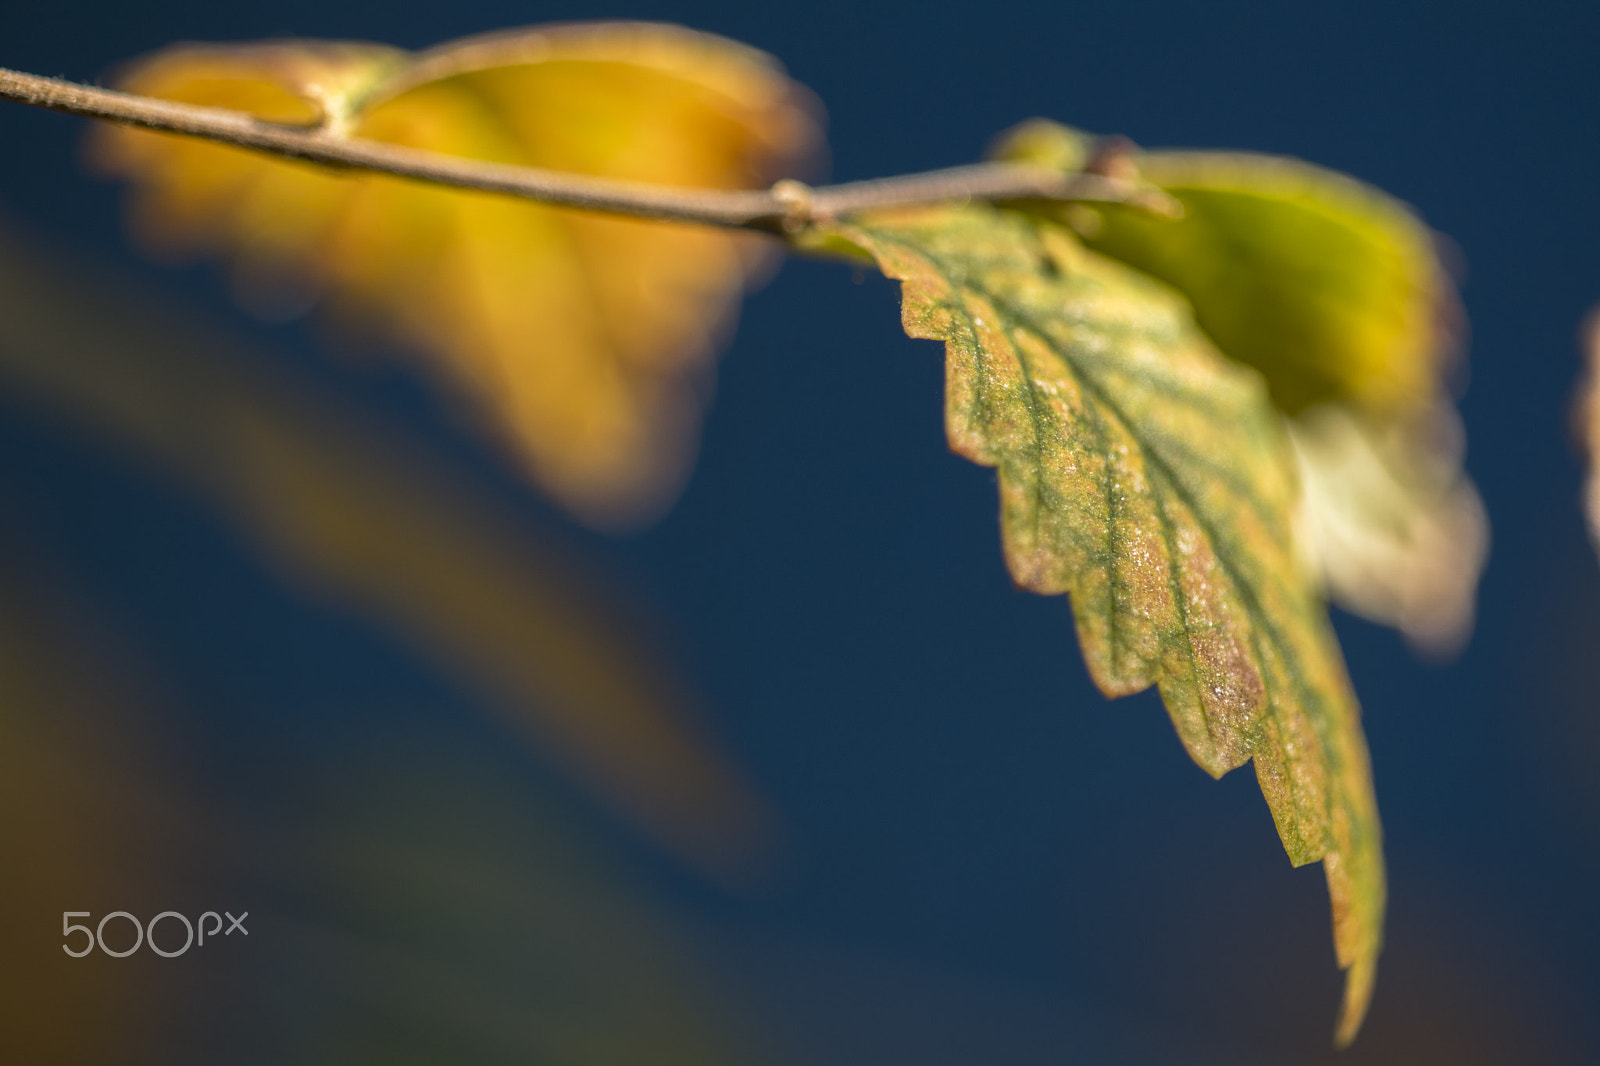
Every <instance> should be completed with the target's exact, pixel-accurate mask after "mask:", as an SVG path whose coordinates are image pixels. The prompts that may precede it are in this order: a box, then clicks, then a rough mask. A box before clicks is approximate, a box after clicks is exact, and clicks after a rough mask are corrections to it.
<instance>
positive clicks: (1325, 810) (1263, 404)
mask: <svg viewBox="0 0 1600 1066" xmlns="http://www.w3.org/2000/svg"><path fill="white" fill-rule="evenodd" d="M821 240H823V241H829V240H833V241H837V240H843V241H847V242H850V243H853V244H855V245H857V246H858V247H860V248H862V249H865V250H866V251H867V252H869V253H871V254H872V255H873V257H874V258H875V259H876V260H877V262H878V264H879V266H880V268H881V269H882V270H883V272H884V273H885V274H886V275H888V276H889V277H891V278H896V279H899V280H900V281H901V282H902V283H903V293H904V311H903V314H904V322H905V328H906V332H907V333H908V334H909V335H910V336H912V337H919V338H927V339H930V340H940V341H944V342H945V350H946V372H947V384H946V390H947V391H946V426H947V430H948V434H949V438H950V444H951V447H952V448H953V449H954V450H955V451H956V452H958V453H959V454H961V455H964V456H966V457H967V458H969V459H971V460H972V461H974V462H977V463H981V464H983V465H985V466H993V467H995V468H997V470H998V473H999V483H1000V516H1001V527H1002V538H1003V542H1004V547H1005V554H1006V561H1007V564H1008V566H1009V568H1010V570H1011V574H1012V576H1013V577H1014V578H1015V580H1016V581H1017V583H1018V584H1019V585H1021V586H1022V587H1023V588H1026V589H1029V590H1031V591H1034V592H1038V593H1043V594H1060V593H1066V594H1068V595H1069V596H1070V597H1071V599H1072V606H1073V611H1074V614H1075V617H1076V619H1077V626H1078V635H1079V640H1080V643H1081V645H1082V648H1083V654H1084V658H1085V659H1086V661H1087V663H1088V666H1089V671H1090V673H1091V675H1092V676H1093V677H1094V679H1095V682H1096V683H1097V684H1098V685H1099V686H1100V688H1101V689H1102V691H1104V692H1105V693H1106V694H1107V695H1109V696H1118V695H1125V694H1128V693H1132V692H1137V691H1140V690H1141V689H1144V688H1146V687H1148V686H1150V685H1152V684H1154V685H1157V686H1158V687H1159V689H1160V691H1161V695H1162V698H1163V699H1164V700H1165V702H1166V705H1167V709H1168V711H1169V712H1170V714H1171V716H1172V721H1173V724H1174V725H1175V726H1176V728H1177V731H1178V735H1179V737H1180V738H1181V739H1182V741H1183V744H1184V746H1185V747H1186V748H1187V749H1188V751H1189V754H1190V755H1191V756H1192V757H1193V758H1194V760H1195V761H1196V762H1197V763H1199V764H1200V766H1201V767H1203V768H1204V769H1205V770H1206V771H1207V772H1209V773H1211V774H1212V775H1214V776H1220V775H1222V774H1223V773H1226V772H1227V771H1228V770H1231V769H1233V768H1234V767H1237V766H1239V765H1241V764H1243V763H1245V762H1247V761H1253V762H1254V763H1255V767H1256V777H1257V779H1258V781H1259V782H1260V784H1261V789H1262V792H1263V793H1264V795H1265V796H1266V799H1267V804H1268V806H1269V807H1270V808H1271V810H1272V815H1273V818H1274V820H1275V821H1276V823H1277V827H1278V832H1279V835H1280V837H1281V838H1282V840H1283V843H1284V847H1285V848H1286V849H1287V851H1288V853H1289V857H1290V859H1291V861H1293V862H1294V863H1295V864H1296V865H1299V864H1302V863H1308V862H1314V861H1317V860H1319V859H1320V860H1323V861H1324V865H1325V871H1326V874H1327V879H1328V887H1329V893H1330V895H1331V897H1332V904H1333V919H1334V940H1335V944H1336V946H1337V950H1338V957H1339V963H1340V965H1341V966H1342V967H1344V968H1346V969H1347V970H1348V971H1349V973H1348V980H1347V985H1346V991H1345V1003H1344V1009H1343V1013H1342V1016H1341V1020H1340V1023H1339V1028H1338V1034H1339V1039H1340V1041H1341V1042H1348V1041H1349V1040H1350V1039H1351V1038H1352V1037H1353V1036H1354V1035H1355V1032H1356V1030H1357V1028H1358V1027H1359V1025H1360V1023H1361V1019H1362V1016H1363V1014H1364V1012H1365V1010H1366V1006H1367V1003H1368V1000H1369V997H1370V994H1371V990H1372V981H1373V976H1374V973H1375V968H1376V964H1377V955H1378V951H1379V947H1380V943H1381V938H1382V933H1381V928H1382V922H1383V910H1384V897H1385V890H1384V874H1383V858H1382V853H1381V846H1380V842H1379V837H1380V829H1379V825H1378V815H1377V806H1376V802H1375V800H1374V797H1373V793H1372V783H1371V773H1370V768H1369V765H1368V759H1367V751H1366V742H1365V739H1364V738H1363V736H1362V733H1361V726H1360V713H1359V710H1358V708H1357V706H1356V702H1355V698H1354V694H1353V693H1352V692H1351V690H1350V685H1349V681H1348V679H1347V677H1346V674H1345V669H1344V664H1343V661H1342V659H1341V656H1340V653H1339V648H1338V645H1337V643H1336V642H1335V640H1334V638H1333V634H1332V631H1331V629H1330V627H1329V624H1328V620H1327V617H1326V614H1325V611H1324V608H1323V605H1322V602H1321V599H1320V598H1319V597H1318V595H1317V593H1316V590H1315V588H1314V587H1313V586H1312V584H1311V583H1310V582H1309V581H1308V580H1307V579H1306V576H1305V573H1304V571H1303V569H1302V568H1301V566H1300V565H1299V563H1298V561H1297V560H1296V558H1295V550H1294V537H1293V533H1292V528H1291V527H1292V521H1293V515H1294V512H1295V508H1296V504H1297V489H1296V486H1295V480H1294V475H1293V470H1292V467H1291V460H1290V453H1289V446H1288V442H1287V440H1286V438H1285V435H1284V432H1283V428H1282V424H1281V422H1280V421H1279V419H1278V417H1277V415H1276V414H1275V412H1274V410H1273V408H1272V406H1271V404H1270V403H1269V402H1268V399H1267V395H1266V391H1265V389H1264V388H1263V387H1262V386H1261V383H1260V380H1259V378H1258V377H1257V376H1256V375H1255V374H1253V373H1251V372H1249V371H1247V370H1245V369H1243V368H1240V367H1238V366H1236V365H1235V364H1232V363H1230V362H1228V361H1227V360H1225V359H1224V358H1222V357H1221V356H1220V355H1219V354H1218V353H1217V352H1216V351H1215V349H1213V348H1212V347H1211V345H1210V344H1208V343H1207V341H1206V339H1205V338H1204V337H1203V336H1202V335H1201V334H1200V332H1199V331H1198V330H1197V329H1195V327H1194V324H1193V323H1192V321H1191V320H1190V318H1189V315H1188V310H1187V308H1186V307H1185V306H1184V305H1183V303H1182V302H1181V301H1180V300H1177V299H1175V298H1174V297H1173V296H1172V294H1171V293H1170V292H1168V291H1167V290H1166V289H1165V288H1164V287H1162V286H1161V285H1159V284H1156V283H1154V282H1152V281H1150V280H1149V279H1147V278H1145V277H1144V276H1142V275H1140V274H1138V273H1135V272H1133V271H1130V270H1128V269H1126V268H1124V267H1122V266H1120V265H1119V264H1117V263H1114V262H1112V261H1110V260H1107V259H1105V258H1103V257H1101V256H1099V255H1096V254H1094V253H1092V252H1089V251H1087V250H1085V249H1084V248H1083V247H1082V246H1081V245H1080V244H1079V243H1078V242H1077V241H1076V240H1075V239H1074V237H1073V236H1072V234H1071V233H1070V232H1069V231H1068V230H1067V229H1066V228H1065V227H1063V226H1061V225H1059V224H1056V223H1054V222H1051V221H1049V220H1047V219H1041V218H1037V217H1030V216H1027V215H1023V214H1018V213H1014V212H1007V211H1002V210H998V209H995V208H991V207H985V206H969V207H944V208H932V209H924V210H918V211H906V212H895V213H882V214H876V215H871V216H866V217H863V218H860V219H858V220H855V221H846V222H839V223H837V224H834V225H831V226H828V227H825V228H824V232H823V233H822V235H821ZM996 668H997V669H999V668H1003V667H1001V666H1000V665H999V664H997V667H996Z"/></svg>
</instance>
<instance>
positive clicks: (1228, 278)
mask: <svg viewBox="0 0 1600 1066" xmlns="http://www.w3.org/2000/svg"><path fill="white" fill-rule="evenodd" d="M1097 144H1098V142H1095V141H1094V140H1093V139H1091V138H1089V137H1087V135H1085V134H1082V133H1080V132H1078V131H1076V130H1072V129H1069V128H1067V127H1064V126H1058V125H1056V124H1054V123H1051V122H1045V121H1042V120H1039V121H1035V122H1030V123H1028V124H1026V125H1024V126H1022V127H1019V128H1018V129H1017V130H1015V131H1013V132H1012V133H1011V134H1010V135H1009V136H1008V137H1007V139H1006V140H1005V141H1004V142H1003V143H1002V145H1001V146H1000V149H999V154H1000V155H1001V156H1003V157H1006V158H1029V159H1036V160H1039V161H1042V162H1047V163H1051V164H1054V165H1058V166H1065V167H1066V168H1068V169H1078V168H1081V167H1082V166H1085V165H1088V166H1093V165H1095V153H1096V151H1097V147H1096V145H1097ZM1113 151H1115V149H1113ZM1100 165H1101V166H1106V165H1110V166H1116V167H1121V168H1123V169H1125V170H1127V171H1128V172H1129V173H1130V174H1136V175H1137V176H1138V177H1139V178H1141V179H1142V180H1144V181H1147V182H1150V183H1152V184H1154V185H1156V186H1158V187H1160V188H1161V189H1162V190H1164V191H1165V192H1167V193H1169V194H1170V195H1172V196H1173V197H1174V198H1176V199H1177V201H1178V202H1179V203H1180V204H1181V205H1182V206H1183V209H1184V210H1183V215H1182V217H1179V218H1167V217H1162V216H1160V215H1156V214H1152V213H1150V212H1147V211H1141V210H1138V209H1137V208H1131V207H1126V206H1122V205H1116V204H1110V205H1105V206H1103V207H1097V208H1096V209H1095V210H1094V212H1093V213H1092V214H1087V213H1085V211H1084V209H1083V208H1081V207H1072V208H1059V207H1058V208H1053V209H1050V210H1051V211H1052V212H1053V213H1055V214H1057V215H1058V216H1059V215H1061V214H1062V212H1063V211H1068V210H1070V211H1072V212H1073V214H1072V215H1071V216H1070V217H1072V218H1073V219H1074V220H1075V221H1077V222H1078V227H1077V228H1078V229H1079V230H1080V232H1081V235H1082V238H1083V240H1084V243H1086V244H1087V245H1089V247H1091V248H1094V249H1095V250H1097V251H1100V252H1103V253H1105V254H1106V255H1109V256H1112V257H1113V258H1116V259H1120V260H1122V261H1123V262H1125V263H1128V264H1129V265H1131V266H1134V267H1137V268H1138V269H1140V270H1142V271H1144V272H1145V273H1147V274H1150V275H1151V276H1153V277H1157V278H1160V279H1161V280H1162V281H1165V282H1167V283H1168V284H1169V285H1172V286H1173V287H1174V288H1176V289H1177V290H1178V291H1179V292H1181V293H1183V294H1184V295H1185V296H1186V297H1188V298H1189V301H1190V302H1191V303H1192V304H1193V305H1194V314H1195V320H1196V321H1197V322H1198V323H1199V324H1200V327H1201V328H1202V329H1203V330H1205V332H1206V334H1207V335H1208V336H1209V337H1211V339H1212V340H1213V341H1215V342H1216V344H1217V346H1218V347H1219V348H1221V349H1222V351H1223V352H1224V353H1226V354H1227V355H1229V356H1231V357H1232V358H1234V359H1237V360H1239V361H1240V362H1244V363H1248V364H1250V365H1251V366H1253V367H1255V368H1256V369H1258V370H1260V371H1261V372H1262V373H1263V374H1265V375H1266V378H1267V383H1268V385H1269V387H1270V389H1271V391H1272V398H1273V402H1274V403H1275V404H1276V405H1277V406H1278V407H1279V408H1280V409H1281V410H1283V411H1285V412H1286V413H1288V414H1291V415H1292V414H1297V413H1299V412H1300V411H1302V410H1304V409H1306V408H1308V407H1312V406H1314V405H1316V404H1320V403H1328V402H1339V403H1348V404H1350V405H1352V406H1355V407H1358V408H1360V409H1363V410H1367V411H1375V412H1382V413H1392V412H1395V411H1402V410H1416V409H1418V408H1421V407H1424V406H1426V405H1428V404H1430V403H1432V402H1433V400H1434V397H1435V396H1436V394H1437V393H1438V391H1439V386H1438V381H1439V377H1440V375H1441V372H1442V371H1443V369H1444V367H1445V364H1446V363H1447V361H1448V360H1449V359H1450V358H1451V357H1452V356H1453V355H1454V354H1455V350H1456V345H1457V340H1458V337H1457V334H1458V333H1459V330H1460V322H1461V319H1460V309H1459V306H1458V304H1457V301H1456V295H1455V290H1454V287H1453V286H1452V285H1451V283H1450V280H1449V277H1448V275H1447V273H1446V271H1445V270H1444V267H1443V266H1442V264H1441V263H1440V261H1439V256H1438V254H1437V250H1436V245H1435V241H1434V238H1433V235H1432V234H1431V233H1430V232H1429V230H1428V229H1427V227H1426V226H1424V225H1423V224H1422V223H1421V222H1420V221H1419V220H1418V219H1417V217H1416V216H1415V214H1413V213H1412V212H1411V210H1410V209H1409V208H1407V207H1406V206H1405V205H1404V204H1402V203H1400V202H1399V201H1397V200H1395V199H1393V198H1392V197H1389V196H1387V195H1385V194H1384V193H1382V192H1380V191H1378V190H1377V189H1374V188H1372V187H1371V186H1369V185H1365V184H1362V183H1361V182H1358V181H1356V180H1354V179H1352V178H1349V177H1347V176H1345V175H1343V174H1339V173H1336V172H1334V171H1331V170H1326V169H1324V168H1322V167H1318V166H1313V165H1312V164H1310V163H1305V162H1302V161H1300V160H1297V159H1287V158H1280V157H1274V156H1264V155H1252V154H1248V153H1244V152H1193V151H1164V152H1135V151H1131V150H1130V154H1128V155H1126V156H1125V157H1121V158H1117V159H1114V160H1113V161H1111V162H1110V163H1107V162H1105V161H1101V163H1100Z"/></svg>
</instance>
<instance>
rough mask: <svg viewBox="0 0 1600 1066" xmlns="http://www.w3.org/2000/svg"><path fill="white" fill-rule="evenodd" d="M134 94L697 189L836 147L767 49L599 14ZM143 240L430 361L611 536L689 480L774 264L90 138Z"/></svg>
mask: <svg viewBox="0 0 1600 1066" xmlns="http://www.w3.org/2000/svg"><path fill="white" fill-rule="evenodd" d="M118 85H119V86H120V87H121V88H124V89H127V90H129V91H133V92H138V93H142V94H145V95H149V96H157V97H162V98H167V99H175V100H183V101H187V102H191V103H198V104H206V105H211V106H218V107H228V108H235V109H239V110H244V111H248V112H250V113H252V114H255V115H257V116H259V117H261V118H262V119H263V120H266V121H271V122H278V123H285V124H291V125H299V126H308V127H309V126H318V125H320V126H321V127H322V128H323V130H324V131H325V132H326V133H327V135H329V136H351V137H362V138H369V139H372V140H376V141H384V142H388V143H393V144H399V145H405V146H408V147H413V148H421V149H428V150H432V151H437V152H444V153H448V154H452V155H459V156H468V157H472V158H478V159H486V160H492V161H495V162H501V163H514V164H525V165H531V166H538V167H545V168H549V169H555V170H566V171H572V172H577V173H583V174H594V175H604V176H608V177H612V178H623V179H631V180H636V181H647V182H655V183H660V184H666V185H679V186H695V187H703V188H736V187H747V186H758V185H764V184H767V183H769V182H771V181H772V180H773V179H774V178H777V177H780V176H784V175H790V174H794V173H796V172H797V171H798V170H800V169H801V168H803V167H805V166H806V164H807V161H808V160H809V159H810V158H811V157H813V156H814V155H815V154H816V152H817V149H818V145H819V144H820V132H819V124H818V123H819V120H818V112H817V109H816V108H815V106H814V104H813V103H812V101H811V97H810V95H809V94H808V93H807V92H806V91H805V90H804V89H802V88H801V87H799V86H797V85H795V84H794V83H793V82H790V81H789V80H788V79H786V78H785V77H784V76H783V74H782V73H781V71H780V70H779V68H778V67H777V65H776V64H775V63H774V62H773V61H772V60H770V59H769V58H768V57H766V56H765V55H762V54H761V53H759V52H756V51H754V50H752V49H749V48H746V47H744V46H742V45H739V44H736V43H734V42H731V41H727V40H723V39H721V38H717V37H712V36H708V35H705V34H698V33H693V32H690V31H688V30H683V29H679V28H677V27H672V26H662V25H650V24H641V23H597V24H587V25H585V24H573V25H563V26H550V27H542V28H541V27H535V28H530V29H524V30H514V31H507V32H504V33H498V34H489V35H485V36H481V37H470V38H466V39H463V40H460V41H455V42H452V43H449V44H445V45H441V46H439V47H437V48H433V49H430V50H428V51H424V52H421V53H417V54H414V55H413V54H409V53H406V52H403V51H400V50H399V49H394V48H389V47H386V46H383V45H371V44H357V43H332V42H321V41H284V42H268V43H258V44H244V45H180V46H177V47H174V48H170V49H167V50H165V51H162V52H158V53H156V54H154V55H152V56H150V57H147V58H145V59H143V60H140V61H138V62H136V63H134V64H133V65H132V66H131V67H129V68H128V69H127V70H126V71H125V72H124V73H123V74H122V76H121V77H120V78H119V79H118ZM92 147H93V156H94V159H95V161H96V162H97V164H98V165H99V166H100V168H101V169H103V170H104V171H106V172H108V173H111V174H115V175H120V176H123V177H127V178H131V179H133V181H134V189H133V192H132V196H131V199H130V203H129V216H130V221H131V224H132V227H133V229H134V231H135V233H136V235H137V236H138V237H139V238H140V240H141V242H142V243H143V244H144V245H145V246H146V247H147V248H149V249H151V250H152V251H154V252H157V253H160V254H165V255H168V256H180V255H193V254H199V253H206V254H226V255H228V256H230V257H231V259H232V262H233V280H234V287H235V289H236V291H237V292H238V294H239V296H240V298H241V299H242V300H243V301H244V302H245V303H246V304H247V305H250V306H252V307H254V308H255V309H257V310H261V311H264V312H266V313H269V314H279V315H281V314H284V313H292V312H295V311H298V310H300V309H303V308H305V307H306V306H309V305H310V304H311V303H314V302H316V301H317V300H320V299H325V300H326V302H327V303H328V305H329V307H328V310H329V312H330V318H331V319H332V320H333V321H334V322H335V323H336V324H338V326H339V327H340V328H341V329H343V330H344V331H346V332H351V331H353V332H356V333H358V334H372V335H376V336H378V337H381V338H384V339H388V340H392V341H398V342H400V343H401V344H402V345H403V346H404V347H406V348H408V349H411V350H413V351H416V352H419V353H421V354H422V355H424V356H426V357H428V358H429V359H430V360H431V361H432V362H433V363H434V364H435V365H436V367H437V368H438V369H439V370H440V372H441V373H443V374H444V375H445V376H446V377H447V378H448V379H449V380H451V381H453V382H454V383H455V384H457V385H459V386H462V387H463V388H464V389H465V390H466V391H467V393H468V394H469V395H470V396H471V398H472V399H473V400H475V401H476V403H477V405H478V406H479V407H480V408H482V409H484V410H486V411H488V412H489V413H490V414H492V416H493V420H494V422H495V423H496V425H497V427H498V429H499V430H500V432H501V434H502V435H503V436H504V437H506V438H507V440H508V441H509V442H510V443H511V444H512V445H513V446H514V447H515V448H516V450H517V452H518V453H519V454H520V456H521V458H522V459H523V460H524V461H525V464H526V466H527V468H528V470H529V472H530V473H531V475H532V476H533V478H534V479H535V480H536V481H537V482H538V483H539V484H540V485H541V486H543V487H544V488H545V489H546V490H548V491H549V492H550V493H552V494H553V495H554V496H555V497H556V498H557V499H559V500H560V501H561V502H563V503H564V504H565V505H566V506H567V507H568V508H570V509H572V510H573V511H575V512H576V513H577V514H578V515H579V516H580V517H582V518H584V519H585V520H587V521H589V522H591V523H595V524H602V525H608V524H616V523H626V522H632V521H637V520H640V519H642V518H645V517H648V516H650V515H651V514H652V513H653V512H655V511H656V510H658V509H660V508H661V507H662V506H664V505H665V504H666V503H667V502H669V501H670V500H671V498H672V497H673V496H674V495H675V494H676V490H677V487H678V485H679V484H680V483H681V481H682V478H683V477H684V475H685V473H686V472H687V469H688V465H689V461H690V459H691V458H692V454H693V450H694V440H695V436H696V434H697V432H698V418H699V410H700V407H701V406H702V404H703V402H704V397H705V395H706V383H707V381H708V379H709V368H710V363H711V356H712V354H713V351H714V349H715V347H716V345H717V343H718V341H719V339H720V338H721V337H722V336H723V335H724V333H725V332H726V327H727V324H728V322H729V321H730V320H731V318H732V316H733V313H734V311H735V309H736V305H737V301H738V299H739V297H740V295H741V293H742V291H743V289H744V288H745V287H746V286H748V285H750V284H752V283H753V282H754V281H756V280H758V279H759V277H760V275H761V274H762V272H763V271H764V270H765V269H766V265H767V263H768V262H769V257H770V254H771V251H772V249H770V248H769V247H767V246H766V245H765V244H763V243H761V242H760V239H759V238H755V237H752V236H749V235H740V234H730V233H725V232H719V231H714V230H711V229H709V228H704V227H692V226H683V225H676V224H667V223H657V222H644V221H637V220H629V219H620V218H610V217H604V216H599V215H595V214H591V213H583V212H577V211H571V210H567V209H562V208H554V207H545V206H541V205H537V204H532V203H529V202H526V201H520V200H513V199H511V198H508V197H504V196H497V195H491V194H487V193H473V192H463V191H457V190H446V189H440V188H436V187H429V186H425V185H422V184H419V183H415V182H409V181H404V180H401V179H396V178H390V177H384V176H374V175H367V174H362V175H354V174H343V173H339V172H336V171H333V170H328V169H321V168H317V167H314V166H310V165H307V164H301V163H293V162H285V161H282V160H277V159H272V158H269V157H266V156H263V155H259V154H255V153H251V152H247V151H244V150H240V149H235V148H228V147H223V146H218V145H215V144H209V143H204V142H199V141H194V140H186V139H184V138H179V137H173V136H171V135H166V134H156V133H150V132H146V131H140V130H133V129H126V128H112V127H106V128H102V129H98V130H97V131H96V133H95V140H94V142H93V146H92Z"/></svg>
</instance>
